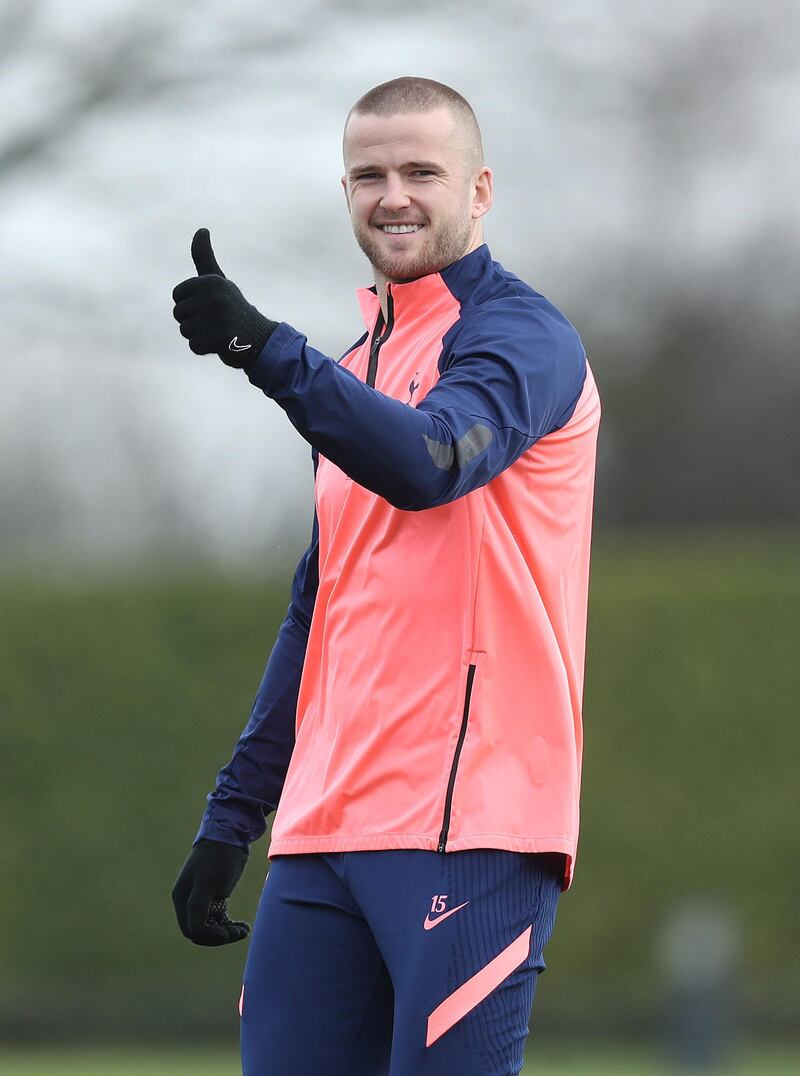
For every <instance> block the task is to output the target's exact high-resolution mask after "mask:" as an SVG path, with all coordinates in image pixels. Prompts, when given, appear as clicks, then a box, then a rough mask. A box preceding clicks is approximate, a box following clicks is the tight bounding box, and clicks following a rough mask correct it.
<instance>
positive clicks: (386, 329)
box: [367, 284, 394, 389]
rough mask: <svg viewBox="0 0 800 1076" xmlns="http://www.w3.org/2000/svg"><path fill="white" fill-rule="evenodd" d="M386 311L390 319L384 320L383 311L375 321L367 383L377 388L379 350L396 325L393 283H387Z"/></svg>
mask: <svg viewBox="0 0 800 1076" xmlns="http://www.w3.org/2000/svg"><path fill="white" fill-rule="evenodd" d="M386 313H387V314H388V320H387V321H385V322H384V320H383V311H381V312H380V313H379V314H378V320H377V321H376V322H375V331H374V332H373V334H372V343H371V345H370V349H369V367H368V369H367V384H368V385H369V386H370V387H371V388H373V389H374V388H375V378H376V377H377V374H378V352H379V351H380V349H381V345H382V344H383V343H384V341H385V340H386V337H387V336H388V335H389V333H390V332H391V331H392V328H393V327H394V297H393V296H392V285H391V284H387V285H386Z"/></svg>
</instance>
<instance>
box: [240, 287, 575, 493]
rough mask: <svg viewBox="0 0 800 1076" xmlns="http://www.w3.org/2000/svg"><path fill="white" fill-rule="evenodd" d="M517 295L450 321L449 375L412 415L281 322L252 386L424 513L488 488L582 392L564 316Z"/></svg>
mask: <svg viewBox="0 0 800 1076" xmlns="http://www.w3.org/2000/svg"><path fill="white" fill-rule="evenodd" d="M552 311H553V312H552V313H551V312H550V311H548V309H546V308H541V307H539V306H537V305H535V304H533V303H532V302H531V301H529V300H526V299H524V298H521V297H510V298H505V299H498V300H493V301H492V302H490V303H487V304H484V306H482V307H479V308H476V310H475V311H473V312H471V313H469V314H467V315H466V316H465V317H463V318H462V319H461V320H459V321H458V322H456V325H455V326H454V328H453V330H451V333H449V334H448V337H450V339H447V338H446V341H445V353H446V355H447V358H446V363H445V367H444V369H443V370H442V373H441V375H440V377H439V380H438V381H437V383H436V384H435V385H434V387H433V388H432V389H431V391H430V392H429V393H428V395H427V396H426V397H425V398H424V399H423V400H422V401H421V402H420V403H419V404H418V406H417V407H416V408H414V407H411V406H410V405H408V404H404V403H401V402H400V401H399V400H395V399H393V398H392V397H390V396H386V395H385V394H383V393H381V392H378V391H377V389H374V388H372V387H370V386H369V385H367V384H365V383H364V382H363V381H361V380H360V379H359V378H357V377H356V376H355V374H353V373H351V371H350V370H348V369H346V368H345V367H342V366H339V365H338V364H337V363H336V362H334V361H333V360H332V359H330V358H329V357H328V356H327V355H323V354H321V353H320V352H319V351H316V350H315V349H314V348H312V347H310V346H309V344H308V341H307V340H306V337H305V336H303V335H302V334H301V333H299V332H297V331H296V330H295V329H293V328H292V327H291V326H290V325H287V324H286V323H285V322H282V323H281V324H280V325H279V326H278V328H277V329H276V330H275V332H274V333H273V334H272V336H271V338H270V340H269V341H268V342H267V345H266V346H265V348H264V350H263V351H262V353H261V355H260V356H259V358H258V359H257V361H256V362H255V363H254V364H253V366H252V367H251V368H250V369H249V372H248V376H249V378H250V381H251V382H252V383H253V384H254V385H256V386H257V387H258V388H260V389H261V390H262V392H264V393H265V394H266V395H267V396H269V397H270V398H271V399H273V400H275V401H276V402H277V403H279V404H280V406H281V407H282V408H283V409H284V410H285V411H286V413H287V415H288V416H289V419H290V421H291V422H292V424H293V425H294V427H295V428H296V429H297V430H298V431H299V432H300V433H301V434H302V436H303V437H304V438H305V439H306V440H307V441H308V442H309V443H310V444H312V445H313V446H314V447H315V448H316V449H317V450H318V451H319V452H322V454H323V455H324V456H326V457H327V458H328V459H329V460H331V461H332V462H333V463H335V464H336V466H337V467H339V468H340V469H341V470H343V471H344V472H345V473H346V474H347V475H349V476H350V478H352V479H353V481H354V482H358V484H359V485H361V486H364V487H365V488H366V489H370V490H372V491H373V492H374V493H377V494H378V495H379V496H381V497H383V498H384V499H385V500H387V501H388V502H389V503H390V504H392V505H394V507H395V508H401V509H405V510H406V511H420V510H422V509H425V508H433V507H435V506H437V505H441V504H447V503H448V502H449V501H452V500H455V499H456V498H457V497H463V496H464V495H465V494H467V493H471V492H472V491H473V490H474V489H477V488H478V487H480V486H482V485H485V484H486V483H487V482H489V481H491V479H493V478H495V477H496V476H497V475H499V474H500V473H501V472H502V471H504V470H505V469H506V467H509V466H510V465H511V464H512V463H513V462H514V461H515V460H516V459H518V458H519V456H521V455H522V453H523V452H525V451H526V450H527V449H528V448H530V446H531V445H532V444H534V442H535V441H537V440H538V439H539V438H540V437H544V436H545V435H546V434H548V433H551V432H552V431H553V430H556V429H559V428H560V427H561V426H563V425H564V424H565V423H566V422H567V421H568V420H569V418H570V416H571V415H572V413H573V411H574V409H575V406H576V404H577V402H578V398H579V397H580V394H581V392H582V390H583V384H584V380H585V376H586V356H585V353H584V350H583V347H582V345H581V342H580V339H579V337H578V334H577V333H576V332H575V330H574V328H573V327H572V326H571V325H570V324H569V322H567V321H566V319H564V318H563V317H561V315H559V314H558V312H557V311H555V308H552Z"/></svg>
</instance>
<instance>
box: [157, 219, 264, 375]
mask: <svg viewBox="0 0 800 1076" xmlns="http://www.w3.org/2000/svg"><path fill="white" fill-rule="evenodd" d="M192 261H193V262H194V264H195V267H196V269H197V274H198V275H197V276H193V277H190V278H189V279H188V280H184V281H182V282H181V283H180V284H178V286H177V287H176V288H175V290H174V291H173V293H172V298H173V299H174V300H175V309H174V310H173V311H172V315H173V317H174V318H175V320H176V321H177V322H178V324H179V325H180V327H181V336H185V337H186V339H187V340H188V341H189V347H190V348H191V349H192V351H193V352H194V353H195V355H211V354H214V353H216V354H217V355H219V357H220V358H221V359H222V361H223V362H224V363H225V365H226V366H235V367H237V368H238V369H240V370H246V369H247V368H248V367H249V366H252V364H253V363H254V362H255V361H256V359H257V358H258V356H259V355H260V354H261V351H262V349H263V347H264V345H265V344H266V342H267V340H269V338H270V336H271V335H272V333H273V332H274V330H275V329H277V327H278V322H277V321H270V320H269V318H265V317H264V315H263V314H260V313H259V312H258V311H257V310H256V308H255V307H254V306H251V305H250V303H248V301H247V300H246V299H245V297H244V296H243V295H242V293H241V292H240V291H239V289H238V288H237V287H236V285H235V284H234V283H233V281H231V280H228V279H227V278H226V276H225V274H224V273H223V271H222V270H221V269H220V267H219V266H218V265H217V259H216V258H215V257H214V251H213V250H212V249H211V237H210V235H209V234H208V228H201V229H200V230H199V231H198V232H195V236H194V239H193V240H192Z"/></svg>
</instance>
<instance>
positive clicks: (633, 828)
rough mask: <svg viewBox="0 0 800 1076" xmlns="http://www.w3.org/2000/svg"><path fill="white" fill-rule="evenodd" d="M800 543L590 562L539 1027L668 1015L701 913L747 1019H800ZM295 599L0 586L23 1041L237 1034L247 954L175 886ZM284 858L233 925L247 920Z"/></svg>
mask: <svg viewBox="0 0 800 1076" xmlns="http://www.w3.org/2000/svg"><path fill="white" fill-rule="evenodd" d="M797 539H798V536H797V535H796V534H784V535H780V536H769V535H749V536H748V535H707V536H699V535H695V536H691V535H652V534H643V535H640V536H633V537H631V536H627V537H624V538H619V539H616V540H612V539H610V538H606V539H604V540H603V541H598V543H597V544H596V552H595V558H594V561H593V571H592V590H591V606H590V626H589V641H588V651H587V652H588V661H587V682H586V693H585V729H586V748H585V769H584V794H583V822H582V833H581V844H580V852H579V857H578V864H577V872H576V878H575V884H574V886H573V889H572V890H571V891H570V893H569V894H567V895H566V896H565V897H564V898H563V899H562V902H561V906H560V908H559V914H558V924H557V927H556V931H555V934H554V936H553V940H552V941H551V943H550V946H549V948H548V950H547V954H546V956H547V960H548V966H549V968H550V971H549V972H548V974H547V976H546V977H545V979H544V980H543V982H542V985H541V988H540V994H539V998H540V1000H539V1001H538V1002H537V1022H538V1023H540V1026H541V1024H545V1025H546V1023H547V1021H552V1022H553V1023H558V1022H559V1021H565V1022H566V1021H571V1022H573V1023H574V1022H576V1021H578V1022H583V1021H589V1022H591V1021H593V1020H594V1021H596V1022H602V1021H606V1020H607V1021H611V1022H616V1023H619V1022H620V1021H622V1020H627V1019H628V1018H631V1017H635V1018H636V1019H639V1018H641V1019H647V1018H649V1017H652V1016H653V1014H655V1013H657V1012H658V1010H659V1008H660V1005H661V998H662V984H661V980H660V977H659V974H658V972H657V962H656V946H657V938H658V934H659V930H660V928H661V926H662V924H663V922H664V920H665V918H666V917H667V916H668V915H669V913H670V910H671V908H673V907H674V905H675V903H676V902H678V901H680V900H681V899H682V898H684V897H686V896H689V895H693V894H699V895H708V896H711V897H713V898H714V899H717V900H718V901H719V902H720V903H721V905H723V906H724V907H727V908H728V909H729V910H730V911H731V912H732V913H733V914H734V915H735V916H737V917H738V918H739V920H740V922H741V924H742V930H743V954H742V963H743V967H745V968H746V975H743V976H742V977H741V983H742V997H743V1001H744V1004H745V1005H746V1007H747V1011H748V1012H750V1013H751V1014H755V1015H760V1016H762V1017H773V1018H774V1019H775V1020H776V1021H778V1022H790V1021H791V1020H792V1019H794V1020H795V1021H796V1019H797V1016H798V1013H800V972H799V971H798V969H800V937H798V926H797V923H798V916H797V881H798V877H800V871H798V866H799V864H798V841H797V824H798V811H797V802H798V799H797V787H798V777H797V758H798V755H800V723H799V722H798V718H797V703H796V700H797V699H798V696H800V672H799V671H798V670H800V662H798V649H799V648H798V643H799V642H800V617H799V616H798V613H800V566H799V565H798V558H797V556H796V553H795V550H796V547H797V544H798V541H797ZM299 552H300V550H298V555H299ZM289 581H290V579H289V574H287V575H286V577H285V578H283V579H281V580H279V581H278V582H276V583H270V582H266V581H261V582H258V581H256V582H253V581H238V582H237V581H231V580H230V579H222V578H212V577H209V576H208V575H202V574H199V575H198V576H197V577H188V576H186V575H184V576H182V577H181V578H177V579H173V580H171V581H165V580H163V579H161V580H155V579H152V580H149V581H148V580H139V581H135V582H134V581H130V580H128V581H125V582H117V583H103V584H100V583H95V584H93V585H89V584H83V585H78V584H77V583H76V584H74V585H66V584H33V583H28V584H22V583H12V582H9V581H6V582H5V583H2V584H0V601H2V608H3V612H4V616H3V618H2V622H0V623H1V626H0V674H1V675H0V712H2V720H3V736H4V747H5V750H4V751H3V757H4V761H5V765H4V780H3V782H2V793H1V794H0V795H1V798H0V826H2V834H1V836H2V840H0V857H2V858H1V859H0V877H2V882H0V885H2V890H3V892H2V904H3V909H4V914H3V916H2V917H0V964H1V965H2V967H3V970H4V974H3V976H2V982H1V983H0V1023H2V1024H4V1025H5V1026H6V1028H7V1029H11V1030H15V1029H16V1030H17V1031H20V1030H24V1029H25V1027H26V1026H28V1025H30V1026H37V1025H39V1024H41V1023H42V1019H43V1016H45V1015H46V1018H47V1019H46V1020H45V1023H47V1022H49V1023H50V1024H51V1025H52V1026H53V1027H54V1028H55V1027H64V1026H67V1025H68V1024H70V1023H73V1024H74V1023H75V1022H77V1023H79V1024H80V1023H83V1024H86V1025H87V1026H91V1027H92V1028H93V1029H94V1030H95V1031H97V1030H98V1029H102V1028H107V1029H109V1031H114V1030H120V1029H123V1030H124V1029H126V1028H128V1029H131V1028H133V1027H141V1026H144V1025H147V1026H148V1027H149V1028H151V1029H152V1030H153V1031H155V1032H159V1031H161V1032H163V1033H164V1034H169V1033H170V1031H174V1030H176V1029H178V1028H179V1027H181V1026H186V1025H189V1024H191V1023H202V1022H208V1025H209V1026H217V1027H220V1028H226V1027H231V1028H234V1029H235V1021H233V1020H232V1015H233V1014H234V1012H235V1004H236V1000H237V998H238V984H239V980H240V975H241V967H242V962H243V958H244V955H245V948H244V946H242V947H238V946H233V947H229V948H227V949H225V950H204V949H197V948H195V947H193V946H191V945H190V944H189V943H187V942H186V941H185V940H184V939H183V938H182V937H181V936H180V935H179V933H178V931H177V927H176V926H175V925H174V922H173V917H172V908H171V903H170V899H169V891H170V888H171V885H172V882H173V880H174V877H175V875H176V874H177V871H178V869H179V868H180V865H181V863H182V861H183V858H184V856H185V855H186V854H187V852H188V849H189V846H190V844H191V840H192V838H193V836H194V834H195V831H196V827H197V824H198V821H199V816H200V814H201V812H202V808H203V799H204V795H205V793H206V791H207V790H208V789H209V788H210V787H211V786H212V784H213V779H214V775H215V773H216V771H217V769H218V768H219V766H220V765H221V764H223V763H224V762H225V761H226V760H227V759H228V757H229V755H230V750H231V747H232V745H233V743H234V741H235V739H236V737H237V735H238V733H239V731H240V729H241V727H242V726H243V724H244V722H245V720H246V718H247V714H248V711H249V707H250V703H251V700H252V696H253V693H254V691H255V689H256V687H257V684H258V681H259V678H260V675H261V671H262V669H263V666H264V662H265V660H266V657H267V656H268V654H269V650H270V648H271V646H272V642H273V640H274V637H275V631H276V629H277V626H278V625H279V623H280V621H281V619H282V618H283V616H284V614H285V610H286V606H287V603H288V600H289ZM265 852H266V846H265V844H264V843H263V842H262V843H261V844H260V845H258V846H256V848H254V850H253V853H252V856H251V861H252V862H251V864H250V866H249V868H248V871H247V874H246V877H245V879H244V881H243V883H242V885H241V886H240V889H239V890H238V891H237V894H236V896H235V898H234V901H233V909H234V912H235V914H237V915H242V916H244V917H248V916H250V917H252V913H253V911H254V907H255V903H256V901H257V897H258V891H259V888H260V885H261V883H262V882H263V875H264V872H265V869H266V862H265V859H264V856H265ZM232 1033H233V1032H232Z"/></svg>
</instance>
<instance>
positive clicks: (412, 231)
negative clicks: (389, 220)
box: [375, 224, 425, 235]
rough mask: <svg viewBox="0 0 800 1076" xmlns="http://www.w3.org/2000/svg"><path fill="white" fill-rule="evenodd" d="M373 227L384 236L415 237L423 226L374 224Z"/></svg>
mask: <svg viewBox="0 0 800 1076" xmlns="http://www.w3.org/2000/svg"><path fill="white" fill-rule="evenodd" d="M375 227H376V228H377V229H378V231H379V232H383V234H384V235H416V233H417V232H420V231H422V229H423V228H424V227H425V225H424V224H376V225H375Z"/></svg>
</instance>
